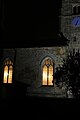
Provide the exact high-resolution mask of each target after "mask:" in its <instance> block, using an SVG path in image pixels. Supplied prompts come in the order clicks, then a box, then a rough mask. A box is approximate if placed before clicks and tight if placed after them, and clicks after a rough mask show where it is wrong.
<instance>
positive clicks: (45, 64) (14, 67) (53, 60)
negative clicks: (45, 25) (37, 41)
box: [2, 0, 80, 97]
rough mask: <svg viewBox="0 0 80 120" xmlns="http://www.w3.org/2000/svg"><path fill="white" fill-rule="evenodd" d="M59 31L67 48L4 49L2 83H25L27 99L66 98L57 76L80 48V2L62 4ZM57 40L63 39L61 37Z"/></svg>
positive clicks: (62, 46)
mask: <svg viewBox="0 0 80 120" xmlns="http://www.w3.org/2000/svg"><path fill="white" fill-rule="evenodd" d="M59 25H60V26H59V31H60V32H61V33H63V36H64V40H66V39H68V40H69V43H68V45H67V46H66V45H57V46H55V45H54V44H53V46H51V47H44V46H43V47H32V48H4V49H3V57H2V61H3V62H2V73H3V74H2V80H3V81H2V83H5V84H6V83H11V84H12V83H13V82H14V81H18V82H21V83H25V84H26V85H27V86H28V87H27V88H26V95H28V96H29V95H35V96H46V97H51V96H52V97H66V88H65V85H63V86H62V87H57V86H56V84H55V79H54V73H55V72H56V68H57V67H58V66H62V64H63V59H64V58H66V56H67V54H68V53H69V51H72V50H73V49H75V51H77V50H79V46H80V0H62V6H61V9H60V16H59ZM58 39H60V40H61V39H63V38H62V36H61V34H59V35H58Z"/></svg>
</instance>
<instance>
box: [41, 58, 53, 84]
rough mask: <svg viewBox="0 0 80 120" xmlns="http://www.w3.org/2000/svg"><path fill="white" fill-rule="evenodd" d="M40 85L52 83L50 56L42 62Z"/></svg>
mask: <svg viewBox="0 0 80 120" xmlns="http://www.w3.org/2000/svg"><path fill="white" fill-rule="evenodd" d="M42 85H53V62H52V59H50V58H46V59H45V60H44V61H43V64H42Z"/></svg>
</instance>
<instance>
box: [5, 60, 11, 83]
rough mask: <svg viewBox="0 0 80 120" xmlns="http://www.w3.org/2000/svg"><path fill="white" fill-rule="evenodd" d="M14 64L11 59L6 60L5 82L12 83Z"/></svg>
mask: <svg viewBox="0 0 80 120" xmlns="http://www.w3.org/2000/svg"><path fill="white" fill-rule="evenodd" d="M12 65H13V63H12V62H11V61H10V60H8V61H6V62H5V66H4V77H3V83H12V74H13V66H12Z"/></svg>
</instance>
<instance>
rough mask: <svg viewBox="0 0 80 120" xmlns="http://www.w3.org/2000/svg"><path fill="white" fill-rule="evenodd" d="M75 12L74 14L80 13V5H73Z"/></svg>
mask: <svg viewBox="0 0 80 120" xmlns="http://www.w3.org/2000/svg"><path fill="white" fill-rule="evenodd" d="M73 14H74V15H76V14H80V6H74V7H73Z"/></svg>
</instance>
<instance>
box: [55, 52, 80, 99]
mask: <svg viewBox="0 0 80 120" xmlns="http://www.w3.org/2000/svg"><path fill="white" fill-rule="evenodd" d="M55 79H56V82H55V83H56V84H57V85H58V86H59V84H60V82H65V83H66V88H67V92H68V91H70V92H71V93H72V94H73V96H74V97H75V98H80V53H79V50H78V51H77V52H75V51H74V50H73V52H70V53H69V55H68V56H67V58H66V60H63V66H62V67H59V68H57V70H56V73H55Z"/></svg>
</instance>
